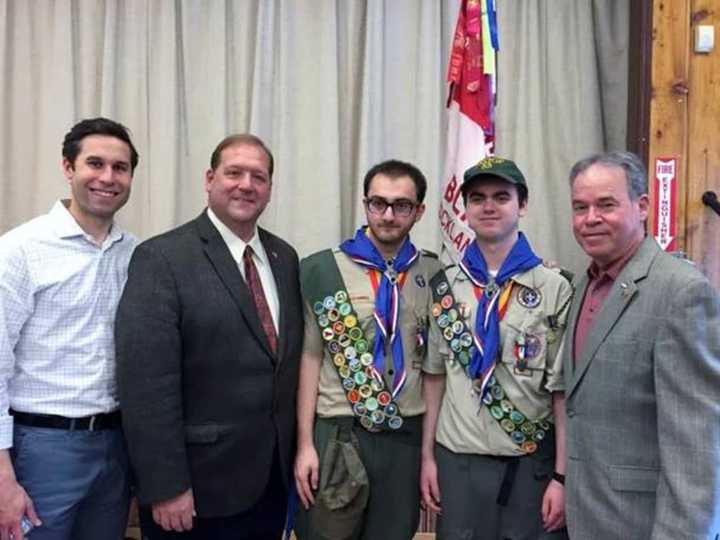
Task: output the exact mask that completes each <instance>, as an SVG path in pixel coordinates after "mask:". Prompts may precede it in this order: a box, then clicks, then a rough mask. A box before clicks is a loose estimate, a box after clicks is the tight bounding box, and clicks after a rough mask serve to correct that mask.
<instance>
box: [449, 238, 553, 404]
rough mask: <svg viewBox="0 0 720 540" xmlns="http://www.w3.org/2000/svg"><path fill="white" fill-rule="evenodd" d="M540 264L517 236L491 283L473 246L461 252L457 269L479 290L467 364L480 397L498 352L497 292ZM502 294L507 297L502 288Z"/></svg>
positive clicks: (478, 252)
mask: <svg viewBox="0 0 720 540" xmlns="http://www.w3.org/2000/svg"><path fill="white" fill-rule="evenodd" d="M541 263H542V260H541V259H540V258H539V257H538V256H537V255H535V253H534V252H533V250H532V248H531V247H530V243H529V242H528V241H527V238H526V237H525V235H524V234H523V233H521V232H520V233H518V239H517V241H516V242H515V244H514V245H513V247H512V249H511V250H510V253H508V256H507V257H506V258H505V260H504V261H503V263H502V266H501V267H500V270H498V273H497V276H495V278H494V279H493V278H492V276H491V275H490V272H489V271H488V267H487V262H486V261H485V257H484V256H483V254H482V252H481V251H480V248H479V247H478V245H477V242H473V243H472V244H471V245H470V246H469V247H468V248H467V250H466V251H465V256H464V257H463V260H462V261H460V263H459V265H460V268H462V270H463V272H465V274H466V275H467V276H468V277H469V278H470V280H471V281H472V282H473V284H474V285H475V287H478V288H482V289H483V295H482V296H481V297H480V300H479V302H478V307H477V313H476V316H475V331H474V332H473V334H474V335H473V340H474V342H475V350H474V352H473V355H472V359H471V361H470V369H469V373H470V376H471V377H472V378H473V379H480V380H481V384H480V395H481V397H482V396H484V394H485V389H486V388H487V382H488V380H489V379H490V376H491V375H492V372H493V370H494V369H495V362H496V361H497V355H498V351H499V348H500V319H501V315H500V306H499V304H500V302H499V300H500V297H501V296H503V295H504V294H501V293H500V291H499V288H503V287H504V286H505V285H506V283H507V282H508V280H509V279H510V278H512V277H513V276H515V275H517V274H520V273H522V272H526V271H527V270H530V269H531V268H535V267H536V266H537V265H538V264H541ZM505 289H506V290H505V291H504V293H506V294H507V298H509V297H510V292H509V290H510V289H511V287H506V288H505ZM507 298H506V300H505V304H504V307H505V308H507Z"/></svg>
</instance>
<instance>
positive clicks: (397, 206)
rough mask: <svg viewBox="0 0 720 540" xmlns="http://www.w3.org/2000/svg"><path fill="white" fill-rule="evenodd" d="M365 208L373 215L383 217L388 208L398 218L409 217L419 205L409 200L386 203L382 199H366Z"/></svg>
mask: <svg viewBox="0 0 720 540" xmlns="http://www.w3.org/2000/svg"><path fill="white" fill-rule="evenodd" d="M365 206H366V207H367V209H368V211H370V213H372V214H377V215H380V216H381V215H383V214H384V213H385V211H386V210H387V209H388V208H392V212H393V214H394V215H396V216H398V217H408V216H409V215H410V214H412V213H413V210H415V208H416V207H417V203H415V202H412V201H409V200H407V199H398V200H397V201H392V202H390V201H386V200H385V199H383V198H382V197H370V198H369V199H365Z"/></svg>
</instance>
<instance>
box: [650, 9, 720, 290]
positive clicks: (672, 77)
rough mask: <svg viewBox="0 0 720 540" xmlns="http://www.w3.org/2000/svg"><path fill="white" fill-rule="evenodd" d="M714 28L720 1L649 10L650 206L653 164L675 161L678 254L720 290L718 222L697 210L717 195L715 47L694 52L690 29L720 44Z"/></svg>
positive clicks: (719, 61) (719, 139)
mask: <svg viewBox="0 0 720 540" xmlns="http://www.w3.org/2000/svg"><path fill="white" fill-rule="evenodd" d="M718 23H720V0H655V2H654V5H653V44H652V75H651V80H652V92H651V99H650V129H649V131H650V133H649V138H650V147H649V152H648V153H649V156H648V157H649V159H648V169H649V171H648V172H649V176H650V181H651V189H650V192H651V198H652V195H653V183H654V172H655V171H654V167H655V159H656V158H657V157H675V158H677V159H678V171H677V180H678V204H677V216H676V226H677V242H678V249H681V250H683V251H685V252H686V253H687V254H688V256H689V257H690V258H691V259H692V260H693V261H695V262H696V263H697V264H698V266H699V267H700V269H701V270H702V271H703V272H704V273H705V274H706V275H707V276H708V277H709V278H710V279H711V281H712V282H713V283H714V284H715V285H716V286H717V287H719V288H720V216H717V215H716V214H715V213H714V212H712V211H711V210H710V209H709V208H707V207H705V206H704V205H703V204H702V202H701V197H702V194H703V193H704V192H705V191H707V190H712V191H715V192H717V193H718V194H720V47H719V46H718V44H717V43H716V45H715V48H714V50H713V51H711V52H710V53H705V54H703V53H696V52H694V28H695V26H696V25H698V24H706V25H714V27H715V39H716V42H717V41H718V40H720V28H719V25H718ZM651 202H652V203H653V205H652V208H654V202H655V201H654V200H652V201H651ZM654 222H655V216H654V215H652V214H651V216H650V220H649V227H650V229H649V230H650V231H651V232H652V230H653V225H654Z"/></svg>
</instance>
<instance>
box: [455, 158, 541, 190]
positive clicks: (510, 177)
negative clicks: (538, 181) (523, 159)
mask: <svg viewBox="0 0 720 540" xmlns="http://www.w3.org/2000/svg"><path fill="white" fill-rule="evenodd" d="M487 176H496V177H498V178H500V179H502V180H505V181H507V182H510V183H511V184H515V185H516V186H518V187H523V188H525V191H526V192H527V182H526V181H525V176H523V173H522V171H521V170H520V169H518V166H517V165H515V162H514V161H512V160H509V159H504V158H500V157H495V156H490V157H486V158H483V159H481V160H480V161H478V162H477V163H476V164H475V165H473V166H472V167H470V168H469V169H468V170H467V171H465V175H464V177H463V183H462V185H461V186H460V191H461V192H462V194H463V197H464V196H465V195H467V191H468V189H470V186H471V185H472V183H473V181H475V180H478V179H480V178H484V177H487Z"/></svg>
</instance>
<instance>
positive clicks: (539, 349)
mask: <svg viewBox="0 0 720 540" xmlns="http://www.w3.org/2000/svg"><path fill="white" fill-rule="evenodd" d="M503 327H504V328H503V332H504V335H503V336H501V338H502V355H501V359H502V362H503V364H506V365H507V367H508V369H510V370H511V371H513V373H514V374H515V375H518V376H523V375H525V376H528V377H530V376H532V375H533V374H534V372H540V373H542V372H544V371H545V369H546V366H547V345H548V343H547V338H548V335H549V331H550V328H549V326H548V324H547V319H546V318H545V317H539V316H532V315H528V316H526V317H523V318H521V319H515V320H514V321H512V320H510V321H507V322H505V323H504V325H503Z"/></svg>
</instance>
